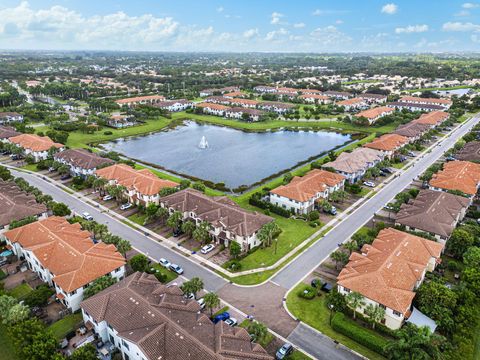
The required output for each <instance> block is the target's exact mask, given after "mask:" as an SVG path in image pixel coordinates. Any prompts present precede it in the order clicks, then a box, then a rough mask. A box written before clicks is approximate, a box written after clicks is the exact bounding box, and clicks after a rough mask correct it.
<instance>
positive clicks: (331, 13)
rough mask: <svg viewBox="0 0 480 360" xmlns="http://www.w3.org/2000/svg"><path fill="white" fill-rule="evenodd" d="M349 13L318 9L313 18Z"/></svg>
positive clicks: (313, 13)
mask: <svg viewBox="0 0 480 360" xmlns="http://www.w3.org/2000/svg"><path fill="white" fill-rule="evenodd" d="M345 13H348V11H346V10H331V9H330V10H325V9H316V10H315V11H313V12H312V15H313V16H322V15H335V14H345Z"/></svg>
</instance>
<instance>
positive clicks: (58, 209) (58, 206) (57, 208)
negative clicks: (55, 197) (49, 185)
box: [51, 202, 72, 216]
mask: <svg viewBox="0 0 480 360" xmlns="http://www.w3.org/2000/svg"><path fill="white" fill-rule="evenodd" d="M51 209H52V213H53V215H55V216H69V215H70V214H71V213H72V211H71V210H70V209H69V208H68V206H67V205H65V204H64V203H57V202H54V203H53V204H52V207H51Z"/></svg>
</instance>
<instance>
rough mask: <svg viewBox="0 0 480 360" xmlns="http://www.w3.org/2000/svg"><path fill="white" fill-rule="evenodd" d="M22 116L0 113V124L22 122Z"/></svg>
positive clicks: (14, 113) (13, 113)
mask: <svg viewBox="0 0 480 360" xmlns="http://www.w3.org/2000/svg"><path fill="white" fill-rule="evenodd" d="M22 121H23V115H21V114H19V113H16V112H0V124H9V123H12V122H22Z"/></svg>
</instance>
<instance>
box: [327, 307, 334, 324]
mask: <svg viewBox="0 0 480 360" xmlns="http://www.w3.org/2000/svg"><path fill="white" fill-rule="evenodd" d="M328 308H329V309H330V325H332V316H333V309H334V306H333V304H328Z"/></svg>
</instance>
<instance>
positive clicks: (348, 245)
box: [343, 240, 358, 254]
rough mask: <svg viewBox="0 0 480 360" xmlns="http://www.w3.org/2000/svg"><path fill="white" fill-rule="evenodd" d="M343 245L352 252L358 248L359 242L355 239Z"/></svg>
mask: <svg viewBox="0 0 480 360" xmlns="http://www.w3.org/2000/svg"><path fill="white" fill-rule="evenodd" d="M343 247H344V248H345V249H347V250H348V252H349V253H350V254H351V253H352V252H354V251H355V250H357V248H358V244H357V242H356V241H355V240H352V241H349V242H347V243H345V244H343Z"/></svg>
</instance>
